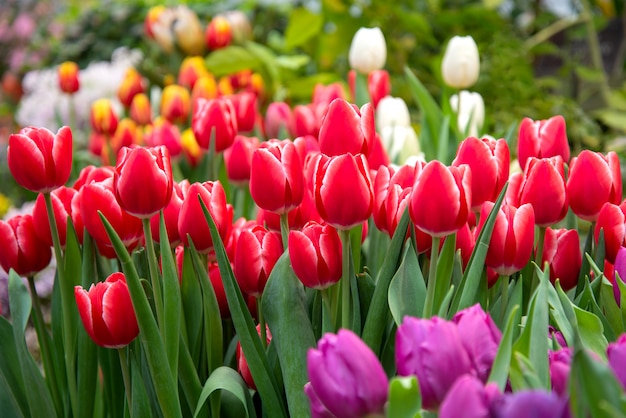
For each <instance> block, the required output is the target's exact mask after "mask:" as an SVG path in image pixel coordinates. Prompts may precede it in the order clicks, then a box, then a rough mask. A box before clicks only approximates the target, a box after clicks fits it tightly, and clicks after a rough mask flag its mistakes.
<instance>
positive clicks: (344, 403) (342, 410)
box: [304, 329, 389, 418]
mask: <svg viewBox="0 0 626 418" xmlns="http://www.w3.org/2000/svg"><path fill="white" fill-rule="evenodd" d="M307 371H308V375H309V380H310V382H309V383H307V384H306V385H305V386H304V392H305V393H306V395H307V396H308V397H309V400H310V402H311V409H312V410H313V412H314V413H315V412H319V411H326V415H323V414H321V415H315V416H334V417H337V418H348V417H365V416H368V415H369V414H372V415H375V414H382V413H383V411H384V406H385V402H386V401H387V391H388V387H389V383H388V381H387V376H386V374H385V371H384V370H383V368H382V365H381V364H380V362H379V361H378V358H377V357H376V355H375V354H374V353H373V352H372V350H371V349H370V348H369V347H368V346H367V345H366V344H365V343H364V342H363V341H362V340H361V339H359V337H358V336H357V335H356V334H354V333H353V332H352V331H350V330H347V329H341V330H339V332H338V333H337V334H330V333H329V334H326V335H324V336H323V337H322V339H321V340H320V341H319V342H318V344H317V348H311V349H309V351H308V353H307ZM330 414H332V415H330Z"/></svg>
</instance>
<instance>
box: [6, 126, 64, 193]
mask: <svg viewBox="0 0 626 418" xmlns="http://www.w3.org/2000/svg"><path fill="white" fill-rule="evenodd" d="M6 158H7V163H8V166H9V170H10V171H11V174H12V175H13V178H14V179H15V181H16V182H17V184H19V185H20V186H22V187H23V188H25V189H28V190H30V191H33V192H36V193H46V192H50V191H52V190H54V189H57V188H59V187H61V186H63V185H64V184H65V183H67V181H68V180H69V178H70V173H71V170H72V130H71V129H70V128H69V127H67V126H64V127H62V128H61V129H59V130H58V131H57V133H56V134H53V133H52V132H50V131H49V130H47V129H46V128H34V127H26V128H22V129H21V130H20V131H19V133H17V134H12V135H10V136H9V146H8V148H7V157H6Z"/></svg>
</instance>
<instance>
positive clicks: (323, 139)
mask: <svg viewBox="0 0 626 418" xmlns="http://www.w3.org/2000/svg"><path fill="white" fill-rule="evenodd" d="M375 132H376V131H375V127H374V108H373V107H372V105H371V103H367V104H365V105H364V106H363V107H362V108H361V110H360V111H359V110H358V108H357V107H356V105H352V104H350V103H348V102H347V101H345V100H343V99H335V100H333V101H332V102H331V103H330V106H328V110H327V112H326V115H325V116H324V119H322V125H321V126H320V133H319V142H320V150H321V151H322V153H323V154H326V155H328V156H330V157H333V156H337V155H342V154H346V153H350V154H358V153H362V154H365V155H367V154H368V150H369V148H368V147H369V142H370V141H372V140H373V138H374V135H375Z"/></svg>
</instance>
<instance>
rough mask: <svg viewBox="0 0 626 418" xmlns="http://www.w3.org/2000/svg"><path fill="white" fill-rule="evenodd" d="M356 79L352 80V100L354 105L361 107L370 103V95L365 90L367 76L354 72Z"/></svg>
mask: <svg viewBox="0 0 626 418" xmlns="http://www.w3.org/2000/svg"><path fill="white" fill-rule="evenodd" d="M355 73H356V77H355V80H354V96H355V97H354V100H355V102H356V105H357V106H359V107H361V106H363V105H364V104H366V103H368V102H369V101H370V94H369V91H368V89H367V74H362V73H360V72H359V71H356V70H355Z"/></svg>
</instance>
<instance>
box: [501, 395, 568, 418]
mask: <svg viewBox="0 0 626 418" xmlns="http://www.w3.org/2000/svg"><path fill="white" fill-rule="evenodd" d="M567 403H568V400H567V398H561V397H559V396H558V395H556V394H555V393H552V392H545V391H542V390H537V389H535V390H521V391H518V392H512V393H509V394H505V395H502V396H501V397H499V398H498V399H495V400H494V401H493V403H492V405H493V406H492V409H491V411H492V414H493V416H495V417H507V418H527V417H536V418H568V417H569V416H570V414H569V407H568V404H567Z"/></svg>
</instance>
